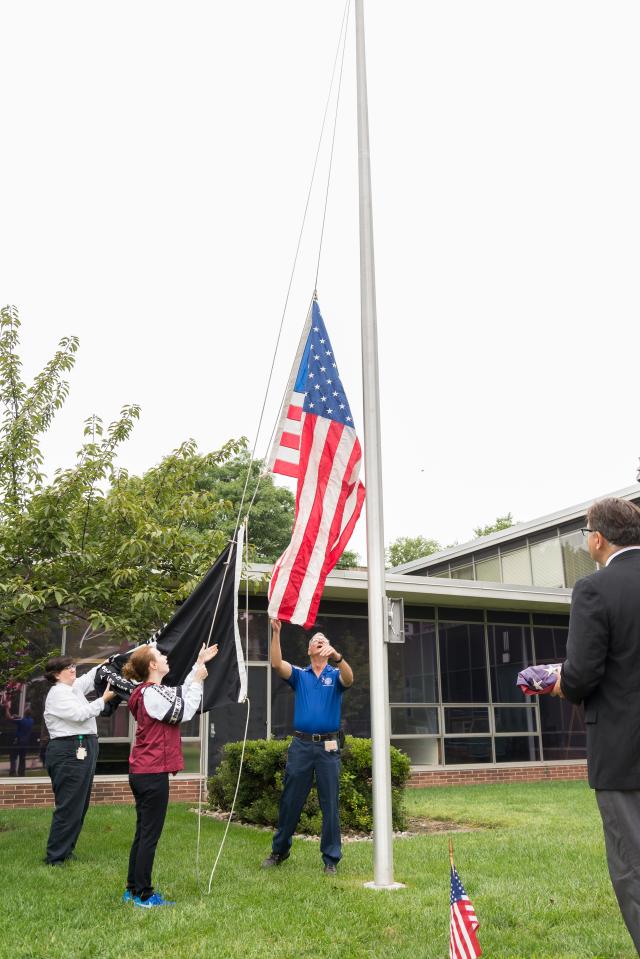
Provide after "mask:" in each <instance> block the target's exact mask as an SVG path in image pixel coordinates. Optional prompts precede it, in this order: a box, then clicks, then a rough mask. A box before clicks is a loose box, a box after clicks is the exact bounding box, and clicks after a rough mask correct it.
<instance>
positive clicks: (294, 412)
mask: <svg viewBox="0 0 640 959" xmlns="http://www.w3.org/2000/svg"><path fill="white" fill-rule="evenodd" d="M287 416H288V417H289V419H290V420H301V419H302V407H301V406H294V405H293V404H289V410H288V412H287Z"/></svg>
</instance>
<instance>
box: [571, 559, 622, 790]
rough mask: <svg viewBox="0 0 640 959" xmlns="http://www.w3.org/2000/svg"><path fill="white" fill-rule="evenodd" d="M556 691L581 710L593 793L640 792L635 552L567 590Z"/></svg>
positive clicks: (611, 563) (615, 560)
mask: <svg viewBox="0 0 640 959" xmlns="http://www.w3.org/2000/svg"><path fill="white" fill-rule="evenodd" d="M561 688H562V692H563V693H564V695H565V696H566V698H567V699H568V700H570V701H571V702H572V703H578V704H579V703H584V718H585V725H586V728H587V768H588V772H589V785H590V786H591V787H592V788H594V789H640V549H634V550H630V551H629V552H627V553H621V554H620V555H619V556H615V555H614V556H613V558H612V560H611V562H610V563H609V565H608V566H605V567H604V568H603V569H600V570H598V571H597V572H595V573H592V574H591V576H585V578H584V579H580V580H578V582H577V583H576V585H575V586H574V589H573V596H572V600H571V618H570V621H569V637H568V640H567V658H566V660H565V662H564V664H563V666H562V673H561Z"/></svg>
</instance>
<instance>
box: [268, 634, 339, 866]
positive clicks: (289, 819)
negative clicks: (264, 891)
mask: <svg viewBox="0 0 640 959" xmlns="http://www.w3.org/2000/svg"><path fill="white" fill-rule="evenodd" d="M308 653H309V659H310V663H309V665H308V666H307V667H306V669H302V668H301V667H299V666H292V665H291V663H287V662H286V661H285V660H284V659H283V658H282V650H281V649H280V621H279V620H277V619H272V620H271V665H272V666H273V668H274V669H275V671H276V673H277V674H278V676H281V677H282V679H284V680H286V682H288V683H289V685H290V686H291V688H292V689H293V691H294V693H295V697H296V698H295V707H294V715H293V724H294V729H295V731H294V734H293V739H292V741H291V745H290V746H289V751H288V754H287V767H286V770H285V777H284V789H283V790H282V798H281V799H280V815H279V818H278V830H277V832H276V834H275V836H274V837H273V845H272V849H271V855H270V856H268V857H267V859H265V860H264V862H263V863H262V865H263V867H265V868H268V867H269V866H279V865H280V864H281V863H283V862H284V861H285V859H288V858H289V853H290V849H291V837H292V836H293V833H294V831H295V828H296V826H297V825H298V820H299V819H300V813H301V812H302V807H303V806H304V804H305V802H306V800H307V796H308V795H309V791H310V789H311V786H312V784H313V775H314V773H315V777H316V788H317V790H318V799H319V801H320V809H321V810H322V834H321V836H320V852H321V854H322V859H323V862H324V871H325V873H327V874H329V875H331V874H333V873H335V872H336V867H337V865H338V863H339V862H340V858H341V856H342V851H341V842H340V811H339V809H338V791H339V786H340V749H339V745H338V742H339V735H338V734H339V730H340V710H341V707H342V694H343V693H344V691H345V689H347V688H348V687H349V686H351V685H353V673H352V671H351V667H350V666H349V665H348V663H347V662H346V660H345V659H344V657H343V656H341V655H340V653H337V652H336V651H335V649H334V648H333V646H331V644H330V643H329V640H328V639H327V637H326V636H324V635H323V634H322V633H316V634H315V635H314V636H312V637H311V639H310V640H309V649H308ZM330 661H331V662H333V663H335V666H330V665H329V662H330Z"/></svg>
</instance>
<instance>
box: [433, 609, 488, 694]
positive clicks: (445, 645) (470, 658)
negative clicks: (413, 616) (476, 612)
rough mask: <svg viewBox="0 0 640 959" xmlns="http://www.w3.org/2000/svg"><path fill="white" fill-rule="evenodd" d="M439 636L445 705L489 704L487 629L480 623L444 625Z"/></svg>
mask: <svg viewBox="0 0 640 959" xmlns="http://www.w3.org/2000/svg"><path fill="white" fill-rule="evenodd" d="M443 612H445V611H444V610H443ZM438 634H439V643H440V676H441V681H442V701H443V702H445V703H486V702H487V701H488V690H487V669H486V666H487V663H486V653H485V644H484V626H482V625H481V624H480V623H447V622H442V623H439V625H438Z"/></svg>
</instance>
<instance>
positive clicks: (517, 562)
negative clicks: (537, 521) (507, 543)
mask: <svg viewBox="0 0 640 959" xmlns="http://www.w3.org/2000/svg"><path fill="white" fill-rule="evenodd" d="M500 558H501V560H502V582H503V583H513V584H515V585H517V586H530V585H531V562H530V560H529V549H528V547H527V546H523V547H521V548H520V549H514V550H511V551H510V552H508V553H501V554H500Z"/></svg>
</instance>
